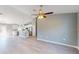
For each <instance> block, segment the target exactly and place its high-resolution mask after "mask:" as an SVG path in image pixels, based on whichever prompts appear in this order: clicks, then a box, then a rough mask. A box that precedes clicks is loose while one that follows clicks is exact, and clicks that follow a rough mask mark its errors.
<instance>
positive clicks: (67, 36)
mask: <svg viewBox="0 0 79 59" xmlns="http://www.w3.org/2000/svg"><path fill="white" fill-rule="evenodd" d="M37 23H38V24H37V37H38V38H41V39H44V40H48V41H54V42H59V43H64V44H69V45H75V46H76V45H77V14H76V13H66V14H57V15H50V16H48V17H47V19H44V20H38V22H37Z"/></svg>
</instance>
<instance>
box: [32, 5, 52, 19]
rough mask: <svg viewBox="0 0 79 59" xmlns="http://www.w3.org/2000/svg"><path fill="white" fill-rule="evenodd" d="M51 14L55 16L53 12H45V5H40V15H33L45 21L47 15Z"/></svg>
mask: <svg viewBox="0 0 79 59" xmlns="http://www.w3.org/2000/svg"><path fill="white" fill-rule="evenodd" d="M49 14H53V12H45V11H44V10H43V5H40V9H39V10H38V13H37V14H33V15H36V18H37V19H44V18H46V17H47V15H49Z"/></svg>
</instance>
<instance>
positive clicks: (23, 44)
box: [0, 37, 78, 54]
mask: <svg viewBox="0 0 79 59" xmlns="http://www.w3.org/2000/svg"><path fill="white" fill-rule="evenodd" d="M29 53H32V54H41V53H43V54H47V53H50V54H51V53H52V54H72V53H73V54H77V53H78V51H77V49H75V48H71V47H66V46H61V45H56V44H50V43H46V42H43V41H38V40H36V38H35V37H29V38H18V37H9V38H8V37H2V38H1V37H0V54H29Z"/></svg>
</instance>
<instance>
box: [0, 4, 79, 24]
mask: <svg viewBox="0 0 79 59" xmlns="http://www.w3.org/2000/svg"><path fill="white" fill-rule="evenodd" d="M34 9H35V11H34ZM38 9H39V5H17V6H16V5H3V6H2V5H1V6H0V13H2V14H3V15H0V23H8V24H24V23H29V22H31V21H32V20H33V18H34V17H33V15H32V14H35V13H37V11H38ZM43 9H44V10H45V12H49V11H53V12H54V14H60V13H78V12H79V6H78V5H45V6H43Z"/></svg>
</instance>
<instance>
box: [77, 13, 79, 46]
mask: <svg viewBox="0 0 79 59" xmlns="http://www.w3.org/2000/svg"><path fill="white" fill-rule="evenodd" d="M77 16H78V21H77V23H78V25H77V30H78V32H77V38H78V46H79V13H78V15H77Z"/></svg>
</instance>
